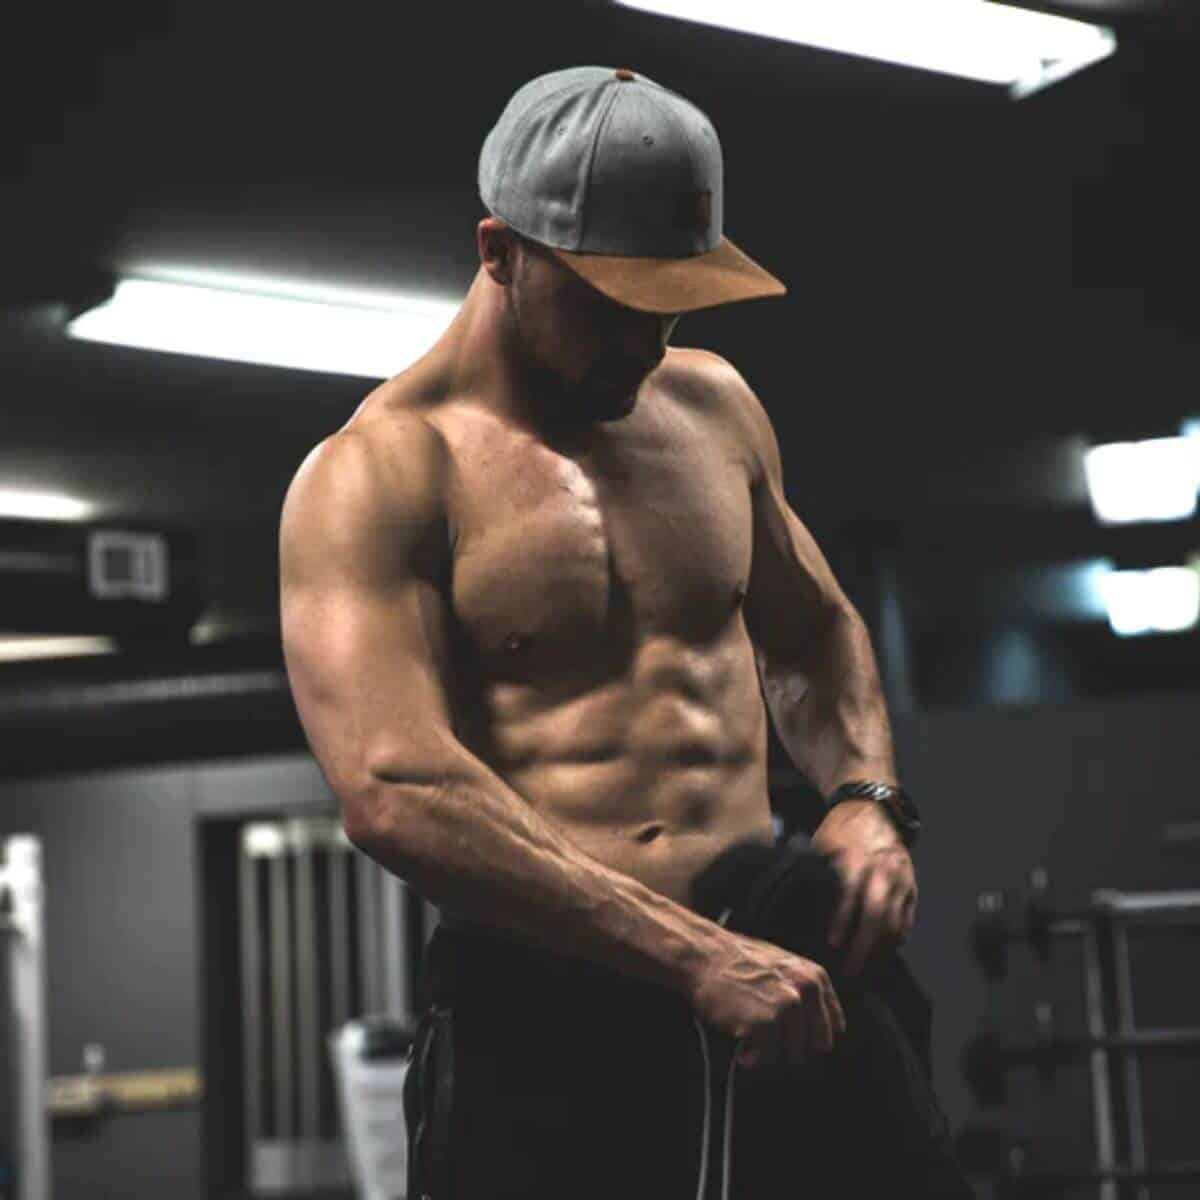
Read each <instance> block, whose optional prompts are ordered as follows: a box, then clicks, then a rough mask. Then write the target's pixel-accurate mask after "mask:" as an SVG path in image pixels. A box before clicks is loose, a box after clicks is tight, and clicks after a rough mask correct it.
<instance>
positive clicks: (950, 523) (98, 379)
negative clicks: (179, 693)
mask: <svg viewBox="0 0 1200 1200" xmlns="http://www.w3.org/2000/svg"><path fill="white" fill-rule="evenodd" d="M1044 7H1051V6H1048V5H1047V6H1044ZM1056 7H1057V11H1068V9H1067V8H1066V6H1065V5H1058V6H1056ZM1074 10H1075V11H1078V12H1080V13H1081V14H1086V15H1091V16H1095V17H1096V18H1097V19H1103V20H1106V21H1108V22H1109V23H1110V24H1112V25H1113V26H1114V28H1116V29H1117V31H1118V36H1119V38H1120V41H1121V48H1120V50H1119V52H1118V53H1117V55H1116V56H1115V57H1114V58H1112V59H1110V60H1108V61H1106V62H1103V63H1100V64H1098V65H1096V66H1093V67H1091V68H1089V69H1088V70H1086V71H1084V72H1082V73H1081V74H1079V75H1077V76H1074V77H1072V78H1070V79H1067V80H1066V81H1064V82H1061V83H1059V84H1057V85H1055V86H1053V87H1051V88H1050V89H1048V90H1046V91H1045V92H1042V93H1040V94H1037V95H1035V96H1033V97H1031V98H1029V99H1027V100H1024V101H1021V102H1018V103H1014V102H1011V101H1009V100H1007V99H1006V98H1004V97H1003V96H1002V95H1000V94H998V93H997V92H996V91H995V90H994V89H991V88H988V87H985V86H982V85H977V84H972V83H966V82H963V81H961V80H955V79H951V78H948V77H943V76H936V75H932V74H925V73H920V72H913V71H908V70H904V69H900V68H897V67H892V66H888V65H884V64H879V63H871V62H867V61H863V60H853V59H849V58H845V57H842V56H837V55H832V54H825V53H820V52H817V51H812V50H807V49H804V48H801V47H797V46H793V45H787V44H784V43H780V42H772V41H767V40H763V39H757V38H750V37H744V36H738V35H733V34H729V33H725V32H722V31H718V30H714V29H708V28H704V27H699V26H687V25H679V24H676V23H672V22H669V21H666V20H662V19H658V18H652V17H649V16H645V15H642V14H638V13H635V12H632V11H629V10H625V9H621V8H619V7H616V6H614V5H610V4H603V3H573V2H571V0H558V2H557V3H553V4H545V3H537V4H533V3H527V4H521V3H517V4H511V5H507V6H503V7H499V6H482V5H465V4H457V3H442V4H439V5H435V6H424V5H422V6H411V5H403V4H390V5H384V4H379V3H372V4H366V3H361V2H360V0H351V2H343V3H339V4H337V5H332V6H331V5H311V6H309V5H298V4H287V5H284V4H276V3H254V4H246V3H242V4H239V5H237V6H233V5H229V4H223V3H199V2H197V0H192V2H189V3H174V4H150V3H140V4H137V3H130V4H125V5H121V6H91V7H90V8H87V9H82V10H81V9H77V8H74V7H72V8H68V7H66V6H65V5H43V6H40V7H38V8H36V9H35V8H34V6H29V10H28V11H27V12H26V13H25V14H24V15H23V16H18V17H13V16H12V14H7V15H6V21H7V22H8V23H9V27H8V30H7V38H6V44H5V48H4V53H5V55H6V57H7V60H8V61H6V62H5V63H2V64H0V66H2V67H3V68H4V70H3V76H2V78H0V89H3V90H2V91H0V100H3V103H4V111H5V112H6V113H7V114H8V118H9V142H10V149H11V153H10V154H9V155H8V156H7V159H6V161H7V165H8V168H9V172H8V173H9V176H10V178H9V179H8V180H7V181H6V186H5V189H4V194H3V198H2V205H3V207H2V209H0V216H3V218H4V219H3V221H2V222H0V237H2V238H3V245H2V250H3V263H4V272H3V278H2V279H0V290H2V291H3V300H4V301H5V303H6V305H7V307H6V308H5V310H4V313H3V316H2V317H0V322H2V325H0V386H2V387H3V389H4V400H3V405H4V407H3V413H4V418H3V419H4V433H5V436H4V438H3V439H2V440H0V480H2V481H3V482H4V484H5V485H11V484H14V483H16V484H21V485H29V486H37V487H49V488H62V489H63V490H68V491H71V492H74V493H78V494H82V495H84V496H86V497H88V498H91V499H93V500H95V501H96V502H97V503H98V504H100V505H101V508H102V510H103V511H105V512H107V513H111V514H121V515H123V516H125V517H128V518H142V519H145V520H172V521H177V522H181V523H184V524H188V525H190V526H193V527H195V528H197V529H199V530H201V531H202V532H203V533H204V534H205V536H206V537H208V538H209V539H210V541H211V543H212V545H213V546H214V548H215V549H214V551H213V558H212V562H213V567H212V571H213V576H212V581H211V583H212V587H213V591H214V595H215V601H216V607H217V608H218V609H220V610H221V611H223V612H225V613H227V614H234V613H241V614H242V615H243V616H251V617H253V616H254V615H255V614H257V618H259V619H264V620H270V619H272V618H273V614H274V606H275V576H274V561H273V556H274V544H275V543H274V534H275V522H276V519H277V516H278V508H279V503H280V501H281V498H282V495H283V490H284V489H285V487H286V485H287V482H288V480H289V478H290V477H291V474H292V472H293V471H294V469H295V467H296V465H297V464H298V463H299V461H300V459H301V458H302V457H303V455H304V453H305V452H306V451H307V449H308V448H309V447H310V446H311V445H312V444H313V443H314V442H316V441H317V440H319V439H320V438H321V437H323V436H324V435H325V434H327V433H328V432H330V431H331V430H333V429H335V428H337V427H338V426H339V425H340V424H341V423H342V422H343V421H344V420H345V418H346V417H347V416H348V415H349V414H350V412H351V411H352V409H353V408H354V406H355V405H356V404H357V402H358V400H359V399H360V398H361V395H362V394H363V392H364V390H365V387H364V381H360V380H346V379H341V378H334V377H328V376H317V375H312V374H307V373H303V372H293V371H282V370H277V369H270V368H259V367H250V366H239V365H232V364H226V363H216V362H211V361H204V360H199V359H191V358H183V357H179V356H171V355H164V354H154V353H147V352H142V351H132V350H120V349H115V348H108V347H99V346H94V345H85V344H81V343H74V342H68V341H66V340H65V339H64V338H63V337H62V335H61V321H62V313H63V311H64V310H63V309H62V308H61V306H56V304H55V302H61V303H67V304H69V303H76V304H81V303H83V302H84V301H85V300H86V299H87V297H88V295H89V294H90V290H91V289H92V288H94V286H95V275H96V272H97V271H101V272H103V271H118V272H119V271H121V270H129V269H133V268H139V267H141V268H145V267H151V266H159V267H161V266H165V265H171V266H188V265H191V266H197V265H203V266H204V267H206V268H221V269H226V270H237V271H245V272H253V273H259V274H273V275H280V276H288V277H294V278H298V279H303V280H307V281H319V282H337V283H339V284H347V285H364V286H368V287H372V288H379V289H389V288H396V289H407V288H413V287H417V288H421V289H424V290H428V291H432V292H437V293H442V294H444V295H447V296H451V297H453V296H458V295H461V294H462V293H463V292H465V290H466V288H467V286H468V285H469V283H470V280H471V278H472V276H473V273H474V270H475V265H476V264H475V252H474V241H473V228H474V224H475V222H476V220H477V219H478V217H479V216H480V215H481V212H482V210H481V207H480V204H479V200H478V198H477V194H476V191H475V182H474V180H475V166H476V158H477V155H478V151H479V147H480V144H481V142H482V139H483V136H484V135H485V133H486V132H487V130H488V128H489V127H490V125H491V123H492V122H493V121H494V120H495V118H496V116H497V115H498V113H499V111H500V109H501V108H502V106H503V104H504V103H505V101H506V100H507V98H508V96H509V95H510V94H511V93H512V92H513V90H515V88H516V87H517V86H519V85H520V84H521V83H522V82H524V81H525V80H527V79H529V78H531V77H532V76H534V75H536V74H539V73H541V72H544V71H548V70H552V69H556V68H559V67H562V66H567V65H574V64H581V63H598V64H607V65H612V66H628V67H632V68H634V69H635V70H638V71H640V72H642V73H644V74H646V75H649V76H650V77H652V78H654V79H656V80H658V81H659V82H661V83H664V84H666V85H668V86H670V87H673V88H674V89H676V90H678V91H681V92H683V93H684V94H685V95H687V96H688V97H689V98H691V99H692V100H694V101H695V102H696V103H698V104H699V105H700V106H701V107H702V108H704V109H705V110H706V111H707V112H708V114H709V115H710V116H711V117H712V119H713V121H714V123H715V124H716V126H717V129H718V131H719V132H720V135H721V138H722V142H723V147H724V153H725V164H726V192H727V201H726V229H727V231H728V233H729V234H730V236H731V237H733V238H734V240H736V241H737V242H738V243H739V244H740V245H741V246H742V247H743V248H744V249H746V250H747V251H748V252H749V253H750V254H752V255H753V256H754V257H756V258H758V259H759V260H760V261H762V262H764V263H765V264H766V265H768V266H769V267H770V269H771V270H773V271H774V272H775V273H776V274H778V275H779V276H780V277H782V278H783V279H784V280H785V281H786V282H787V283H788V285H789V289H790V290H789V295H788V296H787V297H786V298H785V299H783V300H778V301H760V302H756V303H752V304H746V305H741V306H734V307H733V308H730V309H718V310H715V311H711V312H707V313H703V314H697V315H694V316H691V317H689V318H686V319H685V320H684V321H683V322H682V323H681V325H680V327H679V330H678V332H677V334H676V341H677V342H678V343H681V344H693V345H703V346H708V347H710V348H712V349H715V350H717V351H719V352H720V353H722V354H724V355H726V356H727V357H729V358H730V359H731V360H732V361H733V362H735V363H736V364H737V365H738V366H739V367H740V369H741V370H742V371H743V373H744V374H745V375H746V377H747V378H748V379H749V380H750V382H751V383H752V384H753V385H754V386H755V388H756V390H757V391H758V392H759V394H760V396H761V397H762V398H763V400H764V403H765V404H766V406H767V408H768V410H769V411H770V412H771V414H772V416H773V418H774V420H775V422H776V426H777V428H778V431H779V435H780V440H781V443H782V445H783V452H784V459H785V465H786V470H787V473H788V484H789V492H790V493H791V496H792V500H793V504H794V505H795V507H796V508H797V510H798V511H799V512H800V514H801V516H802V517H804V518H805V519H806V520H808V521H809V523H810V524H811V526H812V527H813V529H814V532H816V533H817V534H818V537H819V538H829V539H836V538H838V537H839V536H840V533H841V531H842V530H843V529H844V528H845V527H846V525H847V523H848V522H855V521H862V520H879V519H884V520H886V521H888V522H892V523H895V524H896V525H897V526H898V527H899V528H900V531H901V532H900V537H901V538H902V540H907V541H908V542H910V543H911V544H912V545H913V546H914V547H917V546H923V547H924V548H925V558H924V559H923V560H922V561H924V562H927V563H929V564H936V563H937V562H940V561H943V560H942V558H940V557H939V555H938V553H937V552H936V547H937V546H949V547H957V548H959V549H963V550H966V551H969V552H970V555H973V556H974V557H976V558H983V559H991V560H992V561H995V562H997V563H1017V562H1020V561H1022V560H1023V559H1024V558H1025V557H1029V556H1033V557H1037V556H1038V555H1042V556H1045V557H1050V558H1053V557H1055V556H1058V557H1064V556H1066V557H1069V556H1070V555H1071V553H1072V552H1073V551H1074V550H1075V548H1076V547H1077V546H1078V545H1079V543H1080V542H1086V541H1088V540H1089V539H1090V540H1091V541H1092V542H1096V543H1097V544H1098V547H1099V551H1098V552H1103V551H1104V549H1105V543H1104V536H1106V535H1104V534H1103V533H1101V534H1097V533H1096V531H1095V529H1094V527H1093V526H1092V524H1091V522H1090V517H1089V516H1088V513H1087V509H1086V505H1085V496H1084V492H1083V486H1082V479H1081V475H1080V471H1079V466H1078V452H1079V448H1080V447H1081V446H1082V445H1083V444H1085V443H1086V441H1087V440H1088V439H1092V438H1095V439H1100V440H1103V439H1105V438H1108V437H1113V436H1124V435H1129V436H1139V437H1140V436H1150V435H1153V434H1155V433H1173V432H1176V431H1177V426H1178V422H1179V420H1180V419H1181V418H1182V417H1185V416H1189V415H1193V414H1195V413H1196V412H1197V407H1198V405H1197V400H1196V395H1195V393H1196V385H1195V380H1196V374H1197V372H1196V363H1197V358H1198V353H1200V305H1198V302H1197V300H1196V292H1195V287H1194V281H1195V279H1196V278H1197V274H1198V272H1197V267H1200V261H1198V259H1200V254H1198V244H1197V233H1196V220H1195V213H1196V212H1197V211H1200V205H1198V201H1200V192H1198V185H1197V183H1196V179H1195V174H1194V171H1193V169H1192V168H1193V160H1194V157H1195V121H1196V115H1197V96H1198V92H1200V85H1198V84H1197V78H1198V73H1197V69H1196V68H1197V58H1198V48H1200V43H1198V42H1197V38H1196V35H1195V30H1194V28H1193V27H1192V26H1193V25H1194V21H1192V20H1190V19H1189V17H1188V15H1187V9H1186V8H1185V7H1184V6H1176V5H1174V4H1171V3H1166V2H1164V0H1158V2H1156V3H1150V2H1145V3H1138V2H1134V0H1127V2H1124V3H1118V2H1114V3H1105V2H1104V0H1078V3H1077V4H1075V5H1074ZM1193 532H1194V531H1193V529H1192V523H1191V522H1187V523H1184V524H1183V525H1182V526H1179V527H1176V528H1175V529H1174V530H1173V531H1172V532H1171V533H1170V534H1168V535H1164V534H1163V533H1162V531H1157V532H1154V531H1148V533H1147V537H1148V538H1150V539H1151V541H1147V542H1146V543H1144V547H1145V549H1144V552H1145V553H1147V554H1149V553H1158V552H1159V551H1160V550H1161V548H1162V547H1161V542H1162V539H1163V537H1164V536H1167V537H1168V540H1169V539H1171V538H1174V539H1175V540H1174V541H1171V542H1170V547H1169V549H1170V550H1171V552H1172V553H1174V552H1176V551H1175V549H1174V548H1175V545H1176V542H1178V549H1179V552H1182V551H1184V550H1186V549H1187V548H1188V546H1191V545H1193V542H1192V534H1193ZM1115 536H1116V535H1114V537H1115ZM1121 536H1122V537H1124V539H1125V541H1124V542H1123V543H1122V545H1124V546H1125V550H1124V551H1123V553H1126V554H1127V555H1128V556H1130V557H1133V558H1136V557H1137V555H1138V553H1139V545H1138V544H1134V543H1133V542H1130V540H1129V539H1130V536H1131V535H1130V534H1129V532H1128V531H1125V533H1124V534H1122V535H1121ZM1132 536H1135V537H1136V535H1132ZM1154 538H1158V539H1159V540H1158V542H1157V543H1153V544H1152V540H1153V539H1154ZM1114 544H1115V543H1114ZM1035 547H1036V549H1035ZM1091 552H1092V550H1088V549H1085V550H1084V553H1091ZM914 553H915V551H914ZM928 569H929V571H930V572H931V573H932V574H931V576H930V582H928V584H927V585H926V586H928V587H929V588H933V589H936V587H937V581H936V570H937V568H936V566H935V565H930V566H929V568H928Z"/></svg>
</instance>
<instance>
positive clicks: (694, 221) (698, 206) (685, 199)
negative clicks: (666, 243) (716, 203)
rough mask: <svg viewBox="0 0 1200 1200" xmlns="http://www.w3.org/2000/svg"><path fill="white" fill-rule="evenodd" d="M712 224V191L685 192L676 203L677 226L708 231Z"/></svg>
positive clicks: (697, 231)
mask: <svg viewBox="0 0 1200 1200" xmlns="http://www.w3.org/2000/svg"><path fill="white" fill-rule="evenodd" d="M711 224H712V192H683V193H682V194H681V195H680V197H679V199H678V201H677V202H676V205H675V228H676V229H686V230H688V231H689V232H691V233H707V232H708V227H709V226H710V225H711Z"/></svg>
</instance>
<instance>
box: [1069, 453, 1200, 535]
mask: <svg viewBox="0 0 1200 1200" xmlns="http://www.w3.org/2000/svg"><path fill="white" fill-rule="evenodd" d="M1083 468H1084V473H1085V474H1086V476H1087V485H1088V494H1089V496H1090V497H1091V501H1092V510H1093V511H1094V512H1095V514H1096V520H1098V521H1100V522H1101V523H1102V524H1105V525H1119V524H1128V523H1130V522H1133V521H1181V520H1184V519H1186V518H1188V517H1190V516H1192V515H1193V514H1194V513H1195V511H1196V490H1197V487H1200V455H1197V453H1196V449H1195V442H1194V440H1193V439H1191V438H1186V437H1175V438H1151V439H1149V440H1148V441H1144V442H1111V443H1109V444H1108V445H1106V446H1093V447H1091V449H1089V450H1086V451H1085V452H1084V456H1083Z"/></svg>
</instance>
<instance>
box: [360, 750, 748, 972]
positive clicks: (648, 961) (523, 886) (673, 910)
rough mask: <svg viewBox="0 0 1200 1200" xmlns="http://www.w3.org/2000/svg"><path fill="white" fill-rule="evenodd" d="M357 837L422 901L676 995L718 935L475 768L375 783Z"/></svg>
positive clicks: (488, 773) (712, 925)
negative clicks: (589, 850)
mask: <svg viewBox="0 0 1200 1200" xmlns="http://www.w3.org/2000/svg"><path fill="white" fill-rule="evenodd" d="M369 809H370V812H371V814H372V816H371V819H370V821H369V822H367V823H366V827H365V830H364V831H361V832H357V833H356V834H355V835H354V840H355V844H356V845H358V846H359V848H360V849H362V850H363V851H364V852H366V853H367V854H369V855H370V856H371V857H372V858H373V859H375V860H376V861H377V862H379V863H380V864H381V865H382V866H384V867H385V868H387V869H388V870H390V871H392V872H394V873H395V874H397V875H400V876H402V877H403V878H404V879H406V880H407V881H409V882H410V883H411V884H412V885H413V886H414V887H415V888H416V889H417V890H418V891H419V892H420V893H421V895H422V896H423V897H424V898H425V899H427V900H430V901H432V902H433V903H435V904H438V905H444V906H445V907H447V908H449V909H452V910H453V911H455V912H457V913H461V914H462V915H464V916H466V917H469V918H471V919H472V920H476V921H478V922H479V923H480V924H483V925H489V926H493V927H495V928H497V929H499V930H502V931H506V932H508V933H510V934H512V935H515V936H516V937H517V938H518V939H520V940H523V941H527V942H531V943H533V944H535V945H539V946H543V947H545V948H546V949H549V950H552V951H555V952H558V953H561V954H565V955H570V956H574V957H579V958H585V959H589V960H591V961H593V962H597V963H600V964H602V965H605V966H608V967H610V968H612V969H613V970H617V971H620V972H623V973H624V974H628V975H632V976H636V977H638V978H641V979H644V980H647V981H650V982H653V983H657V984H660V985H662V986H665V987H667V988H670V989H672V990H674V991H678V992H686V991H687V987H688V984H689V981H690V980H691V978H692V976H693V973H694V971H695V970H696V968H697V966H698V965H699V963H700V962H702V961H703V960H704V958H705V955H706V954H707V953H708V951H709V948H711V947H713V946H715V945H716V944H717V943H719V941H720V939H721V938H722V937H723V936H727V935H725V934H724V931H723V930H721V928H720V927H719V926H718V925H716V924H715V923H714V922H712V921H709V920H707V919H706V918H704V917H701V916H700V915H699V914H697V913H695V912H692V911H691V910H690V909H687V908H685V907H683V906H682V905H680V904H676V903H675V902H674V901H672V900H670V899H668V898H667V897H666V896H663V895H661V894H660V893H658V892H655V891H653V890H652V889H650V888H647V887H645V886H644V885H643V884H641V883H639V882H638V881H637V880H635V879H632V878H631V877H630V876H628V875H625V874H623V873H622V872H619V871H614V870H612V869H610V868H608V867H606V866H604V865H603V864H602V863H600V862H597V861H596V860H595V859H593V858H592V857H591V856H589V855H587V854H585V853H584V852H583V851H582V850H581V849H579V847H577V846H576V845H575V844H574V843H573V842H571V841H570V839H569V838H567V837H566V836H564V835H563V834H562V833H561V832H560V831H559V830H557V829H556V828H555V827H554V826H553V825H552V824H551V823H550V822H549V821H547V820H546V819H545V818H543V817H541V816H540V815H539V814H538V813H537V812H536V811H535V810H534V809H533V808H531V807H530V805H529V804H528V803H527V802H526V801H525V800H524V799H523V798H522V797H521V796H520V795H519V794H518V793H516V792H514V791H513V790H512V789H511V788H509V787H508V786H507V785H506V784H505V783H504V782H503V780H501V779H500V778H499V777H498V776H495V775H494V774H493V773H492V772H491V771H488V770H487V769H486V768H485V767H483V766H482V765H481V766H480V768H479V769H478V770H475V769H473V768H470V769H468V770H467V771H464V772H463V773H461V774H460V773H455V774H453V775H451V776H450V777H448V778H444V779H439V780H437V781H432V780H431V781H428V782H414V781H411V780H409V781H400V780H396V781H388V780H385V779H379V780H378V781H377V782H376V783H375V784H374V785H373V791H372V795H371V797H370V799H369Z"/></svg>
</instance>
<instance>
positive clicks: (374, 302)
mask: <svg viewBox="0 0 1200 1200" xmlns="http://www.w3.org/2000/svg"><path fill="white" fill-rule="evenodd" d="M457 309H458V304H457V303H454V302H450V301H446V300H434V299H430V298H426V297H421V296H397V297H390V298H389V297H380V296H377V295H367V296H363V295H361V294H359V295H355V294H349V295H348V294H346V293H341V292H323V291H318V290H315V289H312V288H305V287H303V286H302V285H295V284H286V283H276V284H270V283H264V282H262V281H254V280H248V279H246V280H239V279H236V278H233V279H229V278H223V279H221V280H220V285H219V286H218V284H217V282H216V281H215V280H213V279H212V278H211V277H210V279H208V280H205V281H204V282H203V283H199V282H196V281H191V282H188V281H179V280H171V279H161V278H156V279H148V278H143V279H123V280H121V282H120V283H118V284H117V287H116V291H115V293H114V294H113V297H112V299H110V300H108V301H107V302H105V303H104V304H101V305H99V306H98V307H97V308H93V309H90V310H89V311H88V312H85V313H84V314H83V315H82V316H79V317H77V318H76V319H75V320H74V321H72V322H70V323H69V324H68V326H67V332H68V333H69V334H70V335H71V336H72V337H76V338H82V339H84V340H87V341H96V342H111V343H114V344H117V345H122V346H138V347H141V348H143V349H147V350H167V351H171V352H173V353H176V354H198V355H203V356H204V357H206V358H220V359H228V360H232V361H234V362H250V363H262V364H264V365H268V366H276V367H294V368H299V369H301V370H306V371H326V372H330V373H332V374H335V375H359V376H365V377H367V378H370V379H385V378H387V377H388V376H389V375H395V374H396V373H397V372H398V371H402V370H403V369H404V368H405V367H407V366H409V365H410V364H412V363H413V362H415V361H416V359H418V358H420V357H421V355H422V354H424V353H425V352H426V351H427V350H428V349H429V348H430V346H432V345H433V343H434V342H435V341H436V340H437V339H438V337H440V336H441V334H442V332H443V331H444V330H445V328H446V326H447V325H448V324H449V323H450V320H451V318H452V317H453V316H454V314H455V312H456V311H457Z"/></svg>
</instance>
